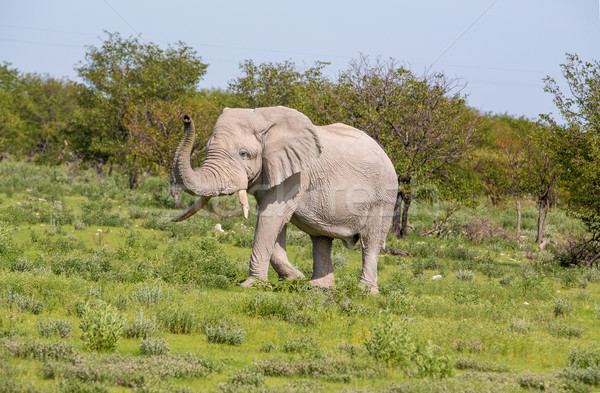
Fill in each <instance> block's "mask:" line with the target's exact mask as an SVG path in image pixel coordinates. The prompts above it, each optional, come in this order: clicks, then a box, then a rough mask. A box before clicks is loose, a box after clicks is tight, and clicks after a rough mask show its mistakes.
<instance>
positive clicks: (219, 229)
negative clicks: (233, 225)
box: [215, 224, 225, 232]
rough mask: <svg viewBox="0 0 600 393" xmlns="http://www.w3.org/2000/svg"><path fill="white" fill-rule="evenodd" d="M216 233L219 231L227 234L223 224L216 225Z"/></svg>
mask: <svg viewBox="0 0 600 393" xmlns="http://www.w3.org/2000/svg"><path fill="white" fill-rule="evenodd" d="M215 231H219V232H225V231H224V230H223V228H221V224H217V225H215Z"/></svg>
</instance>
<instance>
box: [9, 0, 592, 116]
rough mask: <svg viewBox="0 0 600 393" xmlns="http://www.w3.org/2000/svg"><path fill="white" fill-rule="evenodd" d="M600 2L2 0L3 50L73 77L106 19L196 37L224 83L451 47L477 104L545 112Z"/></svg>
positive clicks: (20, 63)
mask: <svg viewBox="0 0 600 393" xmlns="http://www.w3.org/2000/svg"><path fill="white" fill-rule="evenodd" d="M490 5H491V7H490ZM598 7H599V1H598V0H562V1H559V0H496V1H494V0H463V1H458V0H423V1H415V0H411V1H405V0H401V1H391V0H390V1H382V0H369V1H366V0H363V1H352V0H304V1H294V2H292V1H284V0H279V1H268V0H250V1H238V0H236V1H224V0H221V1H216V0H215V1H181V0H171V1H164V0H161V1H157V0H144V1H129V0H121V1H116V0H53V1H49V0H19V1H15V0H0V61H8V62H10V63H12V64H13V66H14V67H17V68H18V69H19V70H21V71H26V72H39V73H46V72H47V73H50V74H51V75H53V76H65V77H68V78H71V79H76V77H77V76H76V73H75V72H74V71H73V66H74V65H75V64H76V63H77V62H78V61H80V60H83V58H84V55H85V45H90V44H93V45H99V44H100V43H101V38H104V37H105V35H104V34H103V30H108V31H111V32H115V31H118V32H120V33H121V34H122V35H124V36H129V35H135V34H136V32H139V33H141V34H142V36H143V38H144V39H145V40H146V41H153V42H156V43H158V44H159V45H163V46H166V44H167V43H169V42H175V41H178V40H181V41H183V42H185V43H187V44H189V45H191V46H193V47H194V48H195V49H196V50H197V51H198V54H199V55H200V56H202V58H203V60H204V61H205V62H207V63H209V64H210V66H209V68H208V72H207V74H206V76H205V78H204V80H203V81H202V82H201V83H200V86H201V87H221V88H226V87H227V82H228V81H229V80H231V79H233V78H235V77H236V76H238V75H239V69H238V64H239V63H240V62H241V61H242V60H245V59H253V60H255V61H256V62H263V61H284V60H292V61H294V62H296V64H298V65H300V66H301V67H309V66H311V65H312V64H313V63H314V61H316V60H322V61H330V62H331V65H330V66H329V67H328V68H327V69H326V70H327V73H328V74H329V75H331V76H335V75H337V73H338V72H339V71H340V70H342V69H345V68H346V67H347V65H348V61H349V60H350V59H351V58H356V57H357V56H359V54H360V53H364V54H367V55H369V56H371V57H376V56H378V55H381V56H383V57H393V58H395V59H397V60H399V61H401V62H404V63H405V64H407V65H409V66H410V67H412V69H413V70H415V71H417V72H421V71H423V70H424V69H425V67H427V66H429V65H431V64H432V63H433V62H434V61H435V60H436V59H437V58H438V57H439V56H440V55H442V54H443V56H442V57H441V58H439V60H438V61H437V63H436V64H435V66H434V69H435V70H440V71H443V72H444V73H446V74H447V75H449V76H451V77H460V78H461V79H462V80H463V81H464V82H466V83H467V84H468V85H467V87H466V89H465V93H467V94H468V95H469V98H468V101H469V103H470V104H471V105H472V106H474V107H476V108H479V109H481V110H482V111H493V112H499V113H503V112H508V113H510V114H515V115H525V116H528V117H530V118H536V117H537V115H538V114H539V113H548V112H552V111H554V112H555V109H554V107H553V104H552V100H551V97H550V96H549V95H548V94H546V93H544V92H543V82H542V78H543V77H544V76H545V75H552V76H555V77H557V79H558V77H559V76H560V68H559V64H560V63H561V62H564V60H565V57H564V54H565V52H575V53H578V54H579V55H580V57H582V58H583V59H600V17H599V10H598ZM488 8H489V9H488ZM113 9H114V10H113ZM486 9H487V12H485V11H486ZM484 12H485V13H484ZM482 14H483V16H482ZM479 17H480V19H479V20H477V19H478V18H479ZM476 20H477V22H476V23H475V24H473V22H475V21H476ZM472 24H473V25H472ZM471 25H472V27H471V28H470V29H468V28H469V26H471ZM467 29H468V30H467ZM465 30H467V31H466V32H465ZM463 33H464V35H462V37H460V36H461V34H463ZM459 37H460V38H459ZM458 38H459V39H458ZM457 39H458V40H457ZM455 40H457V41H456V42H455ZM453 42H455V43H454V45H452V43H453ZM448 48H449V49H448ZM446 50H447V51H446ZM445 51H446V52H445ZM444 52H445V53H444Z"/></svg>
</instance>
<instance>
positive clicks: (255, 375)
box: [227, 366, 265, 386]
mask: <svg viewBox="0 0 600 393" xmlns="http://www.w3.org/2000/svg"><path fill="white" fill-rule="evenodd" d="M227 382H228V383H229V384H231V385H235V386H242V385H251V386H262V385H263V384H264V383H265V376H264V375H263V374H262V373H261V372H259V371H257V370H256V369H254V368H249V367H248V366H246V367H244V368H242V369H239V370H236V371H234V372H233V373H230V374H229V378H228V379H227Z"/></svg>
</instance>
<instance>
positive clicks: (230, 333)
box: [204, 322, 246, 345]
mask: <svg viewBox="0 0 600 393" xmlns="http://www.w3.org/2000/svg"><path fill="white" fill-rule="evenodd" d="M204 332H205V333H206V340H207V341H208V342H209V343H213V344H227V345H241V344H242V342H243V341H244V337H245V336H246V330H244V329H243V328H240V327H237V326H235V325H231V324H230V323H227V322H220V323H219V324H217V325H209V326H205V327H204Z"/></svg>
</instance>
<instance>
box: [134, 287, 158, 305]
mask: <svg viewBox="0 0 600 393" xmlns="http://www.w3.org/2000/svg"><path fill="white" fill-rule="evenodd" d="M129 299H130V300H132V301H137V302H140V303H142V304H145V305H148V306H149V305H151V304H156V303H158V302H160V301H161V300H163V299H164V295H163V289H162V285H160V284H159V285H158V286H154V285H152V286H148V285H143V286H140V287H138V288H137V289H136V290H134V291H133V292H131V293H130V294H129Z"/></svg>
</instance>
